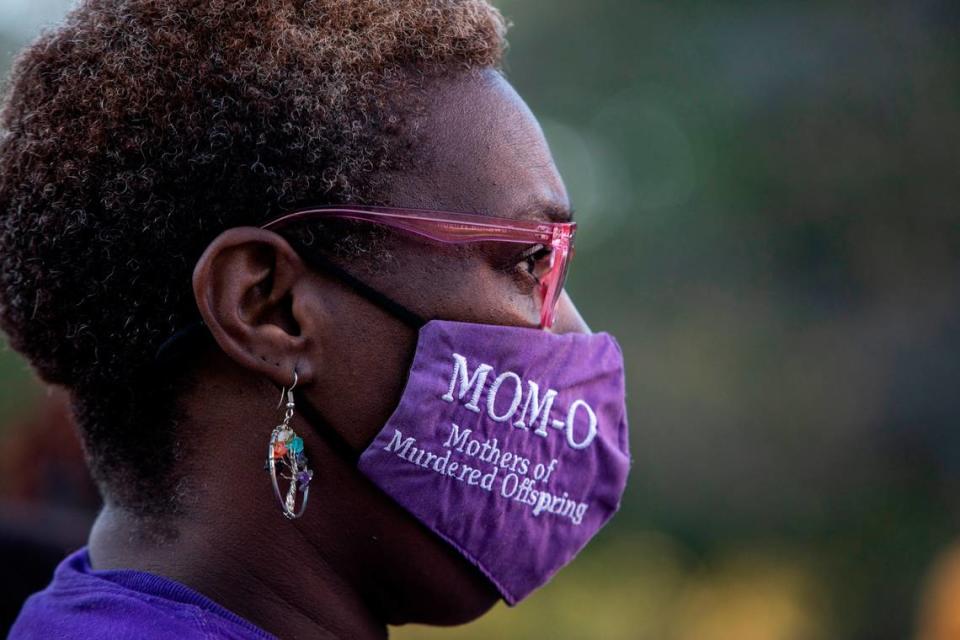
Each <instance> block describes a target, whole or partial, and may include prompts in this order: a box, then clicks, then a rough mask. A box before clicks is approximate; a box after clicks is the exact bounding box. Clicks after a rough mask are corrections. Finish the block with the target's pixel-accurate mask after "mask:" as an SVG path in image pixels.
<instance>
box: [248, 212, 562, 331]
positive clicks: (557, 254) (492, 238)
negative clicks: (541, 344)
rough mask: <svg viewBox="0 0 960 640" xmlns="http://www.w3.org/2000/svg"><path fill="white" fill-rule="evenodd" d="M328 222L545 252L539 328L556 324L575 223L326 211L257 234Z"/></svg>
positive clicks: (284, 219) (281, 221)
mask: <svg viewBox="0 0 960 640" xmlns="http://www.w3.org/2000/svg"><path fill="white" fill-rule="evenodd" d="M330 218H333V219H348V220H359V221H363V222H372V223H374V224H380V225H384V226H387V227H390V228H394V229H399V230H401V231H406V232H408V233H412V234H414V235H418V236H421V237H424V238H427V239H429V240H433V241H435V242H442V243H445V244H463V243H471V242H507V243H514V244H542V245H544V247H549V248H550V256H549V257H550V262H549V264H548V266H547V272H546V275H545V276H543V277H542V278H539V279H538V288H539V294H540V304H541V306H540V327H541V328H543V329H549V328H550V327H552V326H553V323H554V322H555V320H556V310H557V306H558V305H559V302H560V296H561V294H562V292H563V284H564V282H565V281H566V276H567V271H568V269H569V267H570V261H571V260H572V259H573V255H574V237H575V235H576V229H577V223H576V222H573V221H570V222H548V221H539V220H517V219H513V218H502V217H498V216H490V215H484V214H477V213H463V212H457V211H434V210H430V209H414V208H402V207H385V206H372V205H328V206H318V207H310V208H306V209H299V210H296V211H291V212H289V213H286V214H284V215H281V216H279V217H277V218H274V219H272V220H270V221H268V222H266V223H265V224H263V225H261V226H260V228H261V229H265V230H268V231H275V230H278V229H281V228H284V227H287V226H289V225H292V224H294V223H299V222H308V221H316V220H322V219H330Z"/></svg>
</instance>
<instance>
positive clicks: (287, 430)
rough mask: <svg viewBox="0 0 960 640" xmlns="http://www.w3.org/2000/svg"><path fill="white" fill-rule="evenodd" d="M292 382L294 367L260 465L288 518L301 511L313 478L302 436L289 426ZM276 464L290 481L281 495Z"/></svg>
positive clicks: (282, 475) (297, 516)
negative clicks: (278, 419) (282, 409)
mask: <svg viewBox="0 0 960 640" xmlns="http://www.w3.org/2000/svg"><path fill="white" fill-rule="evenodd" d="M296 386H297V371H296V369H294V371H293V384H292V385H290V388H289V389H287V388H286V387H284V388H283V390H282V391H281V392H280V402H279V403H278V404H277V408H278V409H279V408H280V405H282V404H283V400H284V398H286V400H287V403H286V412H285V413H284V416H283V422H281V423H280V424H278V425H277V426H276V427H274V428H273V433H272V434H271V435H270V446H269V448H268V450H267V462H266V464H265V465H264V468H265V469H266V470H267V471H269V472H270V479H271V480H272V481H273V493H274V495H276V496H277V500H279V501H280V508H281V509H282V510H283V515H285V516H286V517H287V518H289V519H291V520H292V519H294V518H299V517H300V516H302V515H303V510H304V509H305V508H306V506H307V497H308V495H309V494H310V481H311V480H312V479H313V471H311V470H310V468H309V467H308V466H307V456H306V454H305V453H304V452H303V438H301V437H300V436H298V435H297V434H296V432H294V430H293V428H292V427H291V426H290V420H291V419H292V418H293V410H294V402H293V388H294V387H296ZM278 466H279V467H281V471H280V477H281V478H283V479H285V480H288V481H289V482H290V484H289V485H288V487H287V495H286V497H284V496H283V495H281V492H280V483H279V480H278V479H277V467H278ZM298 488H299V490H300V492H301V493H303V497H302V498H301V500H300V509H299V510H298V509H296V503H297V489H298Z"/></svg>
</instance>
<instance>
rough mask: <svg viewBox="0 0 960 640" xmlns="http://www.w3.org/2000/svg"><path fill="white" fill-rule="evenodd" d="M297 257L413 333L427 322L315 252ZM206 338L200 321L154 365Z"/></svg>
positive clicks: (162, 350)
mask: <svg viewBox="0 0 960 640" xmlns="http://www.w3.org/2000/svg"><path fill="white" fill-rule="evenodd" d="M298 253H300V257H301V258H302V259H303V261H304V262H306V263H308V264H310V265H311V266H313V267H315V268H317V269H319V270H321V271H325V272H327V273H329V274H330V275H332V276H335V277H336V278H337V279H338V280H340V281H342V282H343V283H344V284H346V285H347V286H349V287H351V288H352V289H353V290H354V291H356V292H357V293H358V294H360V295H361V296H363V297H364V298H366V299H367V300H369V301H370V302H372V303H373V304H375V305H377V306H378V307H380V308H381V309H383V310H384V311H386V312H387V313H389V314H390V315H392V316H394V317H396V318H397V319H398V320H400V321H401V322H403V323H404V324H406V325H407V326H409V327H411V328H413V329H414V330H417V331H419V329H420V327H422V326H423V325H425V324H426V323H427V321H426V320H424V319H423V318H422V317H420V316H419V315H417V314H416V313H414V312H413V311H410V309H408V308H406V307H405V306H403V305H402V304H400V303H399V302H397V301H396V300H393V299H392V298H389V297H388V296H386V295H385V294H383V293H381V292H380V291H377V290H376V289H374V288H373V287H371V286H370V285H368V284H367V283H366V282H363V281H362V280H360V279H359V278H357V277H356V276H354V275H353V274H352V273H350V272H348V271H345V270H344V269H342V268H341V267H339V266H338V265H336V264H334V263H333V262H331V261H330V260H328V259H327V258H325V257H324V256H322V255H320V254H319V253H317V252H316V251H311V250H310V249H309V248H307V247H304V248H303V249H302V251H301V252H298ZM209 338H210V332H209V331H207V326H206V325H205V324H204V322H203V320H202V319H197V320H194V321H193V322H191V323H190V324H188V325H186V326H185V327H183V328H182V329H180V330H178V331H177V332H175V333H174V334H173V335H171V336H170V337H169V338H167V339H166V340H164V341H163V343H162V344H161V345H160V346H159V347H158V348H157V352H156V355H154V361H155V362H154V364H155V366H156V367H158V368H160V369H164V368H169V367H172V366H174V365H176V364H178V363H180V362H181V361H182V360H184V359H185V358H186V357H187V355H188V354H192V353H195V352H196V350H197V349H199V348H200V347H202V346H203V345H204V344H206V342H207V340H208V339H209Z"/></svg>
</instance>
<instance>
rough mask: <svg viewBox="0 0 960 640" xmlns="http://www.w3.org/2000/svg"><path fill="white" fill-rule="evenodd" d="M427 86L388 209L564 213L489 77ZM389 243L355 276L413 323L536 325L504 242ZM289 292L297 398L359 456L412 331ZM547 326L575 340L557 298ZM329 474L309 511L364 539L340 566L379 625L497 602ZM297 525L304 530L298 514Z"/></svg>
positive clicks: (322, 289) (505, 90)
mask: <svg viewBox="0 0 960 640" xmlns="http://www.w3.org/2000/svg"><path fill="white" fill-rule="evenodd" d="M426 89H427V101H426V109H425V111H424V112H423V114H422V118H420V119H418V121H417V125H416V131H414V132H411V135H412V136H414V137H415V138H416V139H417V140H418V141H419V143H418V148H417V150H416V153H417V154H418V156H417V162H416V165H417V170H414V171H410V172H408V173H402V174H397V175H394V176H391V178H390V181H389V186H388V193H387V194H386V197H385V200H386V201H387V202H389V203H390V204H391V205H393V206H404V207H419V208H432V209H445V210H451V211H464V212H483V213H487V214H491V215H497V216H503V217H510V218H526V219H542V220H546V219H549V217H553V218H555V219H556V218H558V217H561V216H564V215H569V202H568V197H567V193H566V190H565V187H564V184H563V181H562V180H561V178H560V175H559V174H558V172H557V168H556V166H555V164H554V161H553V159H552V157H551V155H550V151H549V149H548V147H547V144H546V141H545V140H544V137H543V134H542V131H541V129H540V127H539V125H538V123H537V121H536V119H535V118H534V116H533V114H532V113H531V112H530V110H529V109H528V108H527V106H526V104H525V103H524V102H523V101H522V100H521V98H520V97H519V96H518V95H517V93H516V92H515V91H514V90H513V88H512V87H511V86H510V85H509V84H508V83H507V81H506V80H504V79H503V77H502V76H501V75H499V74H498V73H496V72H493V71H488V72H483V73H482V74H472V75H463V76H461V77H458V78H455V79H436V80H432V81H431V82H430V84H429V85H428V86H427V87H426ZM396 242H397V244H396V245H394V246H392V247H391V259H390V260H389V263H387V264H384V265H377V264H362V265H361V264H358V265H357V266H356V267H355V269H354V271H355V272H356V273H358V274H362V277H363V279H364V280H365V281H366V282H367V283H368V284H370V285H371V286H373V287H375V288H377V289H379V290H380V291H383V292H387V293H388V294H389V295H390V296H391V297H392V298H393V299H394V300H396V301H398V302H400V303H401V304H403V305H404V306H406V307H407V308H409V309H411V310H412V311H414V312H415V313H417V314H419V315H420V316H421V317H423V318H428V319H429V318H442V319H449V320H460V321H467V322H478V323H485V324H501V325H515V326H528V327H536V326H537V323H538V320H539V303H538V300H537V297H536V296H535V295H534V292H533V289H532V287H531V285H530V283H529V281H528V280H527V279H525V278H524V274H523V273H522V272H521V271H520V270H522V269H524V268H525V267H524V264H523V262H522V260H521V259H519V258H518V254H519V253H520V251H519V250H518V249H517V247H516V246H514V245H507V247H506V248H500V247H496V246H495V247H490V246H487V245H476V246H475V248H473V249H468V250H464V249H463V248H448V247H438V246H437V245H435V244H429V243H424V242H422V241H418V240H416V239H412V238H398V239H397V240H396ZM490 244H494V243H490ZM300 292H301V293H302V295H301V296H299V297H298V298H297V299H296V301H295V304H301V305H305V308H304V309H303V312H304V315H305V316H308V317H312V318H315V319H316V321H315V322H313V323H310V324H308V325H306V326H301V331H303V332H304V334H305V335H306V334H310V335H307V337H308V338H309V340H308V343H309V345H310V347H309V351H308V352H307V353H306V354H305V355H304V358H303V365H302V366H305V367H309V368H310V370H308V371H307V376H308V377H309V378H310V383H309V384H308V385H306V386H305V387H303V394H304V397H305V398H307V399H309V401H310V403H311V404H312V406H313V407H315V409H316V411H317V412H318V413H319V414H320V415H321V416H323V418H324V419H325V421H326V422H327V423H328V425H329V427H330V428H332V429H335V430H336V431H337V432H338V433H339V434H341V435H342V436H343V437H344V439H345V440H346V441H347V442H348V443H349V444H350V445H351V447H352V448H353V449H354V450H356V451H361V450H363V448H364V447H366V446H367V445H368V444H369V443H370V442H371V441H372V440H373V439H374V438H375V437H376V436H377V434H378V432H379V431H380V430H381V429H382V428H383V426H384V424H385V423H386V422H387V421H388V419H389V418H390V416H391V414H392V413H393V411H394V409H395V408H396V406H397V402H398V400H399V398H400V396H401V393H402V390H403V385H404V382H405V380H406V378H407V373H408V369H409V366H410V363H411V360H412V357H413V351H414V347H415V344H416V335H415V333H414V332H413V331H411V330H410V329H409V328H408V327H406V326H405V325H403V324H402V323H401V322H399V321H398V320H397V319H396V318H394V317H392V316H390V315H388V314H387V313H385V312H384V311H383V310H381V309H380V308H379V307H377V306H375V305H373V304H370V302H368V301H367V300H365V299H364V298H362V297H360V296H358V295H357V294H356V293H355V292H353V291H351V290H350V289H348V288H346V287H344V286H343V285H341V284H338V283H337V282H335V281H333V280H330V279H328V278H327V277H325V276H324V275H323V274H321V273H319V272H310V273H309V274H308V275H307V276H306V278H305V282H304V284H303V285H301V289H300ZM551 330H552V331H554V332H556V333H566V332H572V331H579V332H586V331H588V330H587V328H586V326H585V325H584V323H583V321H582V319H581V318H580V316H579V314H578V313H577V311H576V309H575V308H574V306H573V304H572V303H571V302H570V300H569V298H567V297H566V296H565V295H564V297H563V299H562V300H561V302H560V307H559V308H558V315H557V320H556V323H555V325H554V326H553V328H552V329H551ZM307 445H308V447H309V446H310V445H311V443H310V442H309V441H308V443H307ZM341 473H342V475H341ZM337 477H338V488H339V489H342V490H337V491H325V490H324V489H322V488H321V489H319V491H320V497H318V498H315V500H316V502H317V504H311V507H312V508H313V509H314V510H315V512H314V514H313V515H316V513H317V512H322V511H324V510H325V508H326V507H327V506H328V505H329V501H331V500H335V501H338V502H339V501H343V502H344V507H345V508H347V507H349V509H347V511H348V512H351V513H354V514H356V521H354V522H351V523H344V524H345V525H348V526H350V527H351V528H352V533H353V534H354V537H355V539H356V540H357V541H358V543H360V541H364V542H365V544H361V548H360V549H358V551H357V553H358V557H356V558H352V559H351V562H353V563H357V564H358V566H357V570H367V571H370V572H373V573H375V574H376V575H377V576H379V580H378V582H377V589H378V591H379V592H378V593H376V594H371V596H372V600H373V602H375V603H377V605H376V606H378V607H379V608H380V610H381V611H383V614H384V617H385V619H386V620H387V621H388V622H393V623H402V622H405V621H407V620H416V621H422V622H428V623H436V624H455V623H460V622H464V621H467V620H470V619H473V618H475V617H477V616H479V615H480V614H482V613H483V612H484V611H486V610H487V609H489V607H491V606H492V605H493V604H494V602H495V601H496V599H497V598H498V594H497V592H496V591H495V590H494V588H493V587H492V585H491V584H490V583H489V581H488V580H487V579H486V578H484V577H483V576H482V575H481V574H480V572H479V571H478V570H477V569H476V568H475V567H474V566H473V565H472V564H470V563H469V562H468V561H467V560H465V559H464V558H463V557H462V556H461V555H460V554H458V553H457V552H456V551H455V550H453V549H452V548H451V547H450V546H449V545H448V544H446V543H444V542H442V541H441V540H440V539H439V538H438V537H437V536H435V535H434V534H432V533H431V532H429V531H428V530H427V529H426V528H424V527H423V526H422V525H421V524H420V523H419V522H417V521H416V520H415V519H414V518H413V517H411V515H410V514H409V513H407V512H406V511H404V510H403V509H401V508H400V507H399V506H397V505H396V504H395V503H394V502H392V501H391V500H390V499H389V498H387V497H386V496H384V495H383V494H382V493H380V492H378V491H377V490H376V489H375V488H374V487H372V486H370V485H369V484H368V483H365V482H363V481H362V479H360V478H358V477H357V474H356V472H355V470H353V469H349V468H348V467H344V468H342V469H339V470H338V473H337ZM324 502H327V503H328V504H326V505H325V504H324ZM337 511H340V509H337ZM305 520H306V523H305V525H304V526H309V520H310V518H309V517H308V518H305ZM317 544H323V542H322V541H318V542H317Z"/></svg>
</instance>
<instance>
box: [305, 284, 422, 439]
mask: <svg viewBox="0 0 960 640" xmlns="http://www.w3.org/2000/svg"><path fill="white" fill-rule="evenodd" d="M351 306H352V307H353V308H350V309H344V310H342V311H343V313H342V314H341V315H340V316H339V317H340V318H341V320H340V321H338V323H337V326H336V327H333V328H332V330H331V331H330V332H329V333H328V335H327V336H325V340H324V342H325V344H324V346H323V347H322V348H321V351H322V354H321V356H320V360H319V362H320V364H319V366H318V369H319V370H320V379H321V380H322V386H321V389H322V390H321V392H320V393H319V394H318V395H319V396H320V398H321V400H320V401H319V402H318V407H317V408H318V410H320V412H321V413H322V415H323V416H324V417H325V418H326V419H327V421H328V422H329V423H330V426H331V427H332V428H334V429H336V430H337V431H338V432H339V433H340V434H342V435H343V437H344V439H345V440H346V441H347V442H349V443H350V444H351V445H353V447H354V450H355V451H357V452H358V453H359V452H360V451H362V450H363V449H364V448H365V447H366V446H367V445H368V444H369V443H370V442H371V441H372V440H373V439H374V438H375V437H376V435H377V433H378V432H379V431H380V429H382V428H383V425H384V424H386V422H387V420H388V419H389V417H390V415H391V414H392V413H393V410H394V408H395V407H396V406H397V404H398V402H399V400H400V395H401V393H402V392H403V387H404V384H405V382H406V377H407V371H408V367H409V365H410V363H411V362H412V359H413V353H414V349H415V347H416V335H415V334H414V333H413V331H412V330H411V329H409V328H407V327H406V326H405V325H402V324H400V323H399V322H397V321H396V320H393V319H391V318H389V317H386V316H385V315H384V314H383V312H381V311H380V310H379V309H377V308H376V307H374V306H372V305H369V304H363V303H362V302H359V303H358V304H356V305H351Z"/></svg>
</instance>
